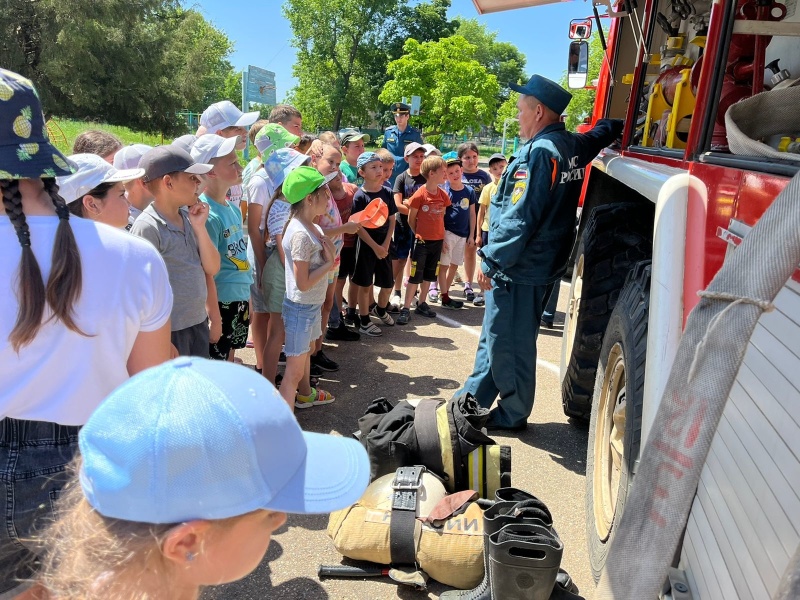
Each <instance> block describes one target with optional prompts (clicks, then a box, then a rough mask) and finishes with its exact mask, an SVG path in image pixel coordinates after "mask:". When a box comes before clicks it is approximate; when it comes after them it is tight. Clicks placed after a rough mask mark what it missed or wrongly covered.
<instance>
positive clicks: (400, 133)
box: [383, 102, 423, 185]
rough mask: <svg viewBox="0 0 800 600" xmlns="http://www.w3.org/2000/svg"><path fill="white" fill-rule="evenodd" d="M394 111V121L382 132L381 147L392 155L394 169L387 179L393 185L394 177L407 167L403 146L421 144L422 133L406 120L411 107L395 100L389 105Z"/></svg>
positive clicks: (409, 114)
mask: <svg viewBox="0 0 800 600" xmlns="http://www.w3.org/2000/svg"><path fill="white" fill-rule="evenodd" d="M391 108H392V112H393V113H394V122H395V123H396V125H392V126H391V127H389V128H387V129H386V131H385V132H384V134H383V147H384V148H386V149H387V150H388V151H389V152H391V153H392V154H393V155H394V171H393V172H392V178H391V179H390V180H389V183H390V184H391V185H394V180H395V178H396V177H397V176H398V175H400V173H402V172H403V171H405V170H406V169H408V163H406V160H405V158H403V157H404V156H405V152H404V150H405V148H406V146H408V145H409V144H410V143H411V142H417V143H418V144H422V143H423V142H422V134H421V133H420V131H419V129H416V128H414V127H410V126H409V124H408V120H409V118H410V117H411V107H410V106H409V105H408V104H403V103H402V102H395V103H394V104H392V106H391Z"/></svg>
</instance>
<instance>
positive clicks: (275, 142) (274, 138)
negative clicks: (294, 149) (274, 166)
mask: <svg viewBox="0 0 800 600" xmlns="http://www.w3.org/2000/svg"><path fill="white" fill-rule="evenodd" d="M299 141H300V137H299V136H296V135H295V134H293V133H291V132H290V131H287V130H286V128H285V127H283V126H282V125H279V124H278V123H267V124H266V125H264V127H262V128H261V131H259V132H258V133H257V134H256V138H255V140H253V143H254V144H255V146H256V148H257V149H258V151H259V152H260V153H261V156H262V158H263V159H264V160H266V159H267V157H268V156H269V155H270V154H272V153H273V152H275V150H277V149H278V148H289V147H290V146H294V145H295V144H296V143H297V142H299Z"/></svg>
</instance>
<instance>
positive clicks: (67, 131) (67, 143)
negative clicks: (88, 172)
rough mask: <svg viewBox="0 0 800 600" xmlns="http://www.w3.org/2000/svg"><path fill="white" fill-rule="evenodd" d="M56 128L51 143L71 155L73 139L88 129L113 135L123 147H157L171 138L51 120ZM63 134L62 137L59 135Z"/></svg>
mask: <svg viewBox="0 0 800 600" xmlns="http://www.w3.org/2000/svg"><path fill="white" fill-rule="evenodd" d="M53 120H54V121H55V123H56V124H57V125H58V127H54V128H53V132H54V134H55V135H53V139H52V140H51V141H52V143H53V144H54V145H55V146H56V147H57V148H58V149H59V150H61V152H63V153H64V154H67V155H69V154H72V145H73V144H74V143H75V138H76V137H78V136H79V135H80V134H81V133H83V132H84V131H87V130H89V129H99V130H101V131H107V132H109V133H112V134H114V135H115V136H117V137H118V138H119V139H120V140H122V143H123V144H124V145H126V146H127V145H128V144H147V145H148V146H157V145H160V144H164V143H165V142H166V143H170V142H171V141H172V138H168V139H166V140H165V139H164V137H163V136H161V135H153V134H150V133H142V132H139V131H133V130H131V129H128V128H127V127H119V126H117V125H106V124H105V123H93V122H90V121H73V120H70V119H58V118H56V119H53ZM61 134H63V135H61Z"/></svg>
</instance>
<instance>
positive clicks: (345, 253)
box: [339, 242, 358, 279]
mask: <svg viewBox="0 0 800 600" xmlns="http://www.w3.org/2000/svg"><path fill="white" fill-rule="evenodd" d="M356 243H358V242H356ZM355 270H356V247H355V246H345V247H344V248H342V251H341V252H340V253H339V279H347V278H348V277H352V276H353V272H354V271H355Z"/></svg>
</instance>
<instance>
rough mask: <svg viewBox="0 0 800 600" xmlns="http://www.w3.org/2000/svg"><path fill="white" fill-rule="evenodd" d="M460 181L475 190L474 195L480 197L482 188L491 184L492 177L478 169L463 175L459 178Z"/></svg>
mask: <svg viewBox="0 0 800 600" xmlns="http://www.w3.org/2000/svg"><path fill="white" fill-rule="evenodd" d="M461 181H463V182H464V183H467V184H469V185H470V187H472V189H473V190H475V195H476V196H478V197H480V195H481V190H482V189H483V186H485V185H486V184H487V183H491V182H492V176H491V175H489V173H487V172H486V171H484V170H483V169H478V170H477V171H475V172H474V173H466V172H465V173H464V174H463V175H462V176H461Z"/></svg>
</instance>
